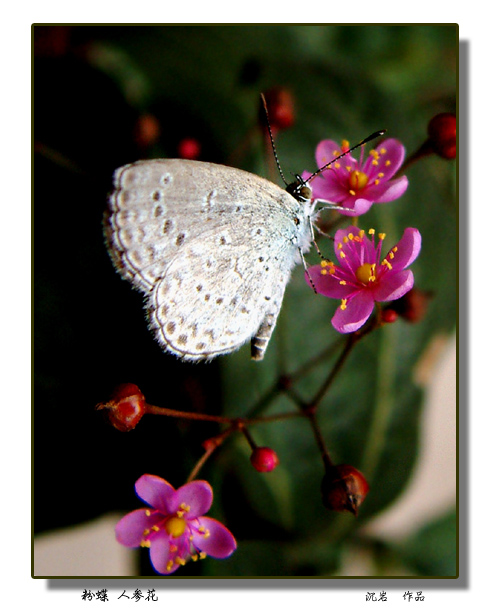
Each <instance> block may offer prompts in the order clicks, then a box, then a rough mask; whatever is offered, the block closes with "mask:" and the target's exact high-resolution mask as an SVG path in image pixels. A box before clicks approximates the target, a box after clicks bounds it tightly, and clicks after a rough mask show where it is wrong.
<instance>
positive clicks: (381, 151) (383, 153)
mask: <svg viewBox="0 0 491 611" xmlns="http://www.w3.org/2000/svg"><path fill="white" fill-rule="evenodd" d="M379 150H380V154H381V155H385V153H386V152H387V149H384V148H382V149H379Z"/></svg>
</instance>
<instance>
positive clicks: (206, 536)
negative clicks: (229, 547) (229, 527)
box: [203, 530, 210, 539]
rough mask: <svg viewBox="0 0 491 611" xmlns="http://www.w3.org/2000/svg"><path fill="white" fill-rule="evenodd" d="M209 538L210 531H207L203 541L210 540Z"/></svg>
mask: <svg viewBox="0 0 491 611" xmlns="http://www.w3.org/2000/svg"><path fill="white" fill-rule="evenodd" d="M209 536H210V531H209V530H206V532H205V534H204V535H203V539H208V537H209Z"/></svg>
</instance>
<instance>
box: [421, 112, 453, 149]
mask: <svg viewBox="0 0 491 611" xmlns="http://www.w3.org/2000/svg"><path fill="white" fill-rule="evenodd" d="M428 136H429V139H430V144H431V146H432V148H433V150H434V151H435V153H436V154H437V155H440V157H443V158H444V159H455V156H456V154H457V118H456V116H455V115H454V114H452V113H450V112H442V113H440V114H439V115H436V116H435V117H433V119H431V121H430V122H429V124H428Z"/></svg>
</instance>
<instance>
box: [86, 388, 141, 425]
mask: <svg viewBox="0 0 491 611" xmlns="http://www.w3.org/2000/svg"><path fill="white" fill-rule="evenodd" d="M96 409H107V410H108V411H107V417H108V419H109V422H110V423H111V424H112V425H113V426H114V427H115V428H117V429H118V431H123V432H126V431H131V430H132V429H134V428H135V426H136V425H137V424H138V422H140V419H141V417H142V416H143V414H145V413H146V411H147V404H146V402H145V397H144V396H143V394H142V392H141V390H140V389H139V388H138V386H136V384H121V385H120V386H117V387H116V388H115V389H114V391H113V393H112V395H111V398H110V399H109V401H106V402H105V403H98V404H97V405H96Z"/></svg>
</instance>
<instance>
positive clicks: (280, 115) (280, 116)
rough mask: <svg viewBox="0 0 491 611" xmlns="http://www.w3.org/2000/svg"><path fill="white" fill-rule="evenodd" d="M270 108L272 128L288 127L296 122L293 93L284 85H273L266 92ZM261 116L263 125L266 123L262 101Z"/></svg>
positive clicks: (269, 114)
mask: <svg viewBox="0 0 491 611" xmlns="http://www.w3.org/2000/svg"><path fill="white" fill-rule="evenodd" d="M264 97H265V98H266V106H267V108H268V116H269V124H270V126H271V129H272V130H275V129H287V128H288V127H291V126H292V125H293V124H294V122H295V104H294V100H293V96H292V94H291V93H290V92H289V91H288V90H287V89H283V88H282V87H273V88H271V89H268V91H266V92H265V94H264ZM259 117H260V122H261V124H262V125H266V118H265V116H264V108H263V105H262V103H261V106H260V109H259Z"/></svg>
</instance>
